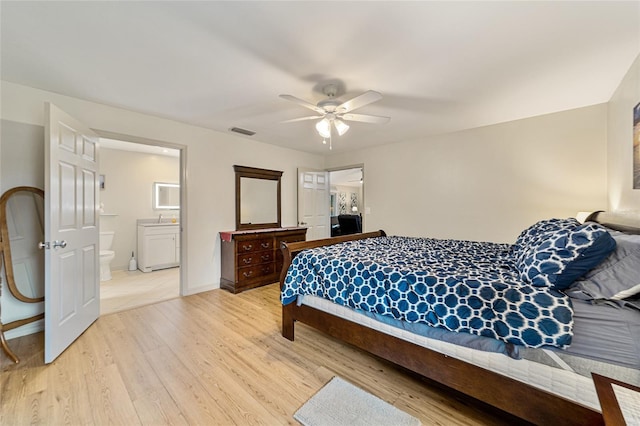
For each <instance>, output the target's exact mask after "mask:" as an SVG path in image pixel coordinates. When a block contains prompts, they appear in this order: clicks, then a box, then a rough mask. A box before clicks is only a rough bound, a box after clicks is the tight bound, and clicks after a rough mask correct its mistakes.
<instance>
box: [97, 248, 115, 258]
mask: <svg viewBox="0 0 640 426" xmlns="http://www.w3.org/2000/svg"><path fill="white" fill-rule="evenodd" d="M115 254H116V252H115V251H113V250H100V257H106V256H115Z"/></svg>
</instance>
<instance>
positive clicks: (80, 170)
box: [40, 103, 100, 363]
mask: <svg viewBox="0 0 640 426" xmlns="http://www.w3.org/2000/svg"><path fill="white" fill-rule="evenodd" d="M97 197H98V137H97V135H95V134H94V133H93V132H92V131H91V130H90V129H89V128H88V127H86V126H85V125H83V124H82V123H80V122H79V121H77V120H76V119H74V118H73V117H71V116H69V115H67V114H66V113H64V112H63V111H61V110H60V109H58V108H57V107H56V106H55V105H52V104H49V103H46V104H45V197H44V199H45V230H44V237H45V242H44V243H41V244H40V245H41V248H44V250H45V256H44V259H45V290H44V295H45V298H44V312H45V321H44V362H45V363H50V362H52V361H53V360H55V359H56V358H57V357H58V355H60V354H61V353H62V352H63V351H64V350H65V349H66V348H67V347H68V346H69V345H71V343H73V341H74V340H75V339H76V338H77V337H78V336H80V335H81V334H82V333H83V332H84V331H85V330H86V329H87V328H88V327H89V326H90V325H91V324H92V323H93V322H94V321H95V320H96V319H97V318H98V316H99V315H100V294H99V285H100V281H99V279H98V277H99V260H100V249H99V230H98V214H97V213H98V209H97V205H98V199H97Z"/></svg>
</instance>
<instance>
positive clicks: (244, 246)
mask: <svg viewBox="0 0 640 426" xmlns="http://www.w3.org/2000/svg"><path fill="white" fill-rule="evenodd" d="M236 247H237V250H238V254H241V253H249V252H254V251H261V250H270V249H272V248H273V239H272V238H270V239H263V240H245V241H238V243H237V246H236Z"/></svg>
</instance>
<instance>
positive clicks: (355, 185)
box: [329, 165, 366, 237]
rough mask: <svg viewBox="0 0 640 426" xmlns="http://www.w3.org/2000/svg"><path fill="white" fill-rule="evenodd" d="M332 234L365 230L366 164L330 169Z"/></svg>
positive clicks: (338, 234)
mask: <svg viewBox="0 0 640 426" xmlns="http://www.w3.org/2000/svg"><path fill="white" fill-rule="evenodd" d="M329 185H330V201H329V210H330V214H331V236H332V237H337V236H340V235H349V234H357V233H361V232H363V231H362V230H363V219H364V217H363V214H364V213H366V211H365V210H366V209H365V208H364V166H363V165H362V166H351V167H348V168H341V169H333V170H330V171H329Z"/></svg>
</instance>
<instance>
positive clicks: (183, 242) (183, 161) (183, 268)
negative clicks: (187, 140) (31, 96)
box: [92, 129, 188, 296]
mask: <svg viewBox="0 0 640 426" xmlns="http://www.w3.org/2000/svg"><path fill="white" fill-rule="evenodd" d="M92 130H93V131H94V132H96V133H97V134H98V136H99V137H101V138H107V139H115V140H120V141H123V142H131V143H139V144H142V145H152V146H160V147H163V148H171V149H177V150H179V151H180V212H179V222H180V234H179V238H180V296H184V295H185V290H186V289H185V287H186V283H187V263H188V256H187V229H188V223H187V146H186V145H181V144H176V143H172V142H166V141H161V140H157V139H147V138H141V137H139V136H131V135H125V134H122V133H115V132H111V131H108V130H100V129H92Z"/></svg>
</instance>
